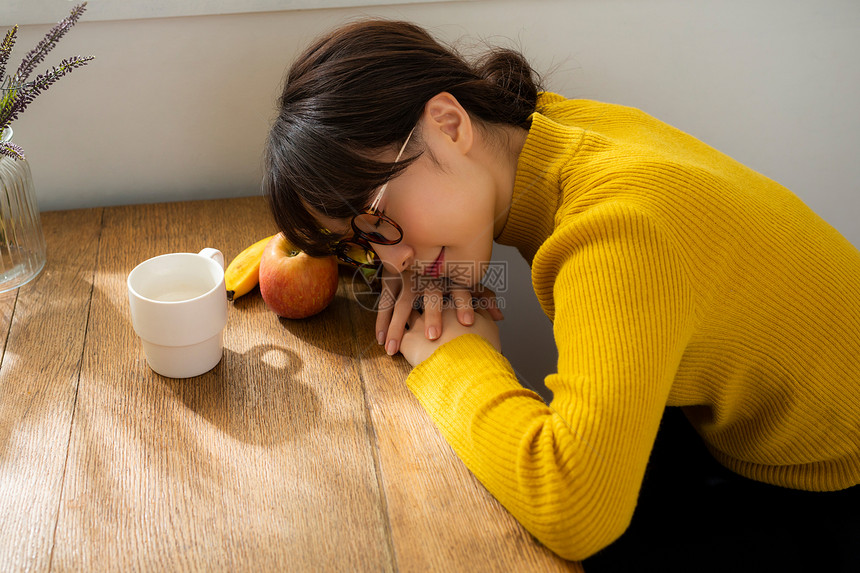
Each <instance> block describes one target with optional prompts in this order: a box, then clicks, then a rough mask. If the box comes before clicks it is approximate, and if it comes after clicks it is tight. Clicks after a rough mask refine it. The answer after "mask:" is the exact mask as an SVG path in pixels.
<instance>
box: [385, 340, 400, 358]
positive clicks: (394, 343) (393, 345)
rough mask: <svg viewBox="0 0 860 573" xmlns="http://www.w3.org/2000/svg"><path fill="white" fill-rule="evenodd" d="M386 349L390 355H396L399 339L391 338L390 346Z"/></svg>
mask: <svg viewBox="0 0 860 573" xmlns="http://www.w3.org/2000/svg"><path fill="white" fill-rule="evenodd" d="M385 351H386V352H387V353H388V355H389V356H394V355H395V354H397V341H396V340H389V341H388V346H386V347H385Z"/></svg>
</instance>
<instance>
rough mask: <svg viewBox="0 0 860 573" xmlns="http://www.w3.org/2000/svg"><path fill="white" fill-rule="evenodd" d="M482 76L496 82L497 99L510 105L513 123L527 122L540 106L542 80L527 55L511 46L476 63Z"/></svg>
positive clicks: (476, 67) (507, 105) (490, 52)
mask: <svg viewBox="0 0 860 573" xmlns="http://www.w3.org/2000/svg"><path fill="white" fill-rule="evenodd" d="M475 73H476V75H477V76H478V77H480V78H482V79H483V80H485V81H487V82H489V83H490V84H492V86H493V87H494V88H495V90H496V98H494V99H496V101H499V102H504V105H505V106H506V107H508V108H509V109H508V114H507V115H508V116H509V117H510V118H511V120H513V121H510V123H514V124H519V125H526V124H528V118H529V116H531V114H532V113H533V112H534V110H535V107H536V105H537V97H538V92H539V91H540V88H539V80H538V78H537V73H536V72H535V71H534V69H532V67H531V66H530V65H529V63H528V61H527V60H526V59H525V57H524V56H523V55H522V54H521V53H519V52H517V51H516V50H511V49H508V48H496V49H493V50H491V51H489V52H487V53H486V54H485V55H484V56H483V57H482V58H481V59H480V60H478V61H477V62H476V63H475Z"/></svg>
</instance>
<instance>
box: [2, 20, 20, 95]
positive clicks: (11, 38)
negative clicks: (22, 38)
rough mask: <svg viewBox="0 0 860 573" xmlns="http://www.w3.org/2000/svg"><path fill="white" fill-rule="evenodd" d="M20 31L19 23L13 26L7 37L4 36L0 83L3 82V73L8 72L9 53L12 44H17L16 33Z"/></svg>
mask: <svg viewBox="0 0 860 573" xmlns="http://www.w3.org/2000/svg"><path fill="white" fill-rule="evenodd" d="M17 33H18V25H17V24H15V25H14V26H12V27H11V28H10V29H9V31H8V32H6V37H5V38H3V43H2V44H0V85H2V83H3V74H4V73H6V63H7V62H8V61H9V55H10V54H11V53H12V46H14V45H15V34H17Z"/></svg>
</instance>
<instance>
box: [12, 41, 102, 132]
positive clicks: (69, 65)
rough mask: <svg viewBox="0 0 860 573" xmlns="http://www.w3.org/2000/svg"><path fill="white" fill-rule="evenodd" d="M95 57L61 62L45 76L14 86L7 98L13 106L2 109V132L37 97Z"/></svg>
mask: <svg viewBox="0 0 860 573" xmlns="http://www.w3.org/2000/svg"><path fill="white" fill-rule="evenodd" d="M93 59H94V56H74V57H72V58H69V59H67V60H63V61H62V62H60V64H59V65H58V66H54V67H52V68H51V69H50V70H48V71H47V72H45V73H44V74H39V75H38V76H36V79H34V80H33V81H30V82H27V83H25V84H22V85H14V86H11V87H10V88H9V91H7V96H6V97H11V98H12V102H11V105H4V106H3V107H2V109H0V130H2V129H3V128H5V127H6V126H7V125H9V124H10V123H12V122H13V121H15V119H17V118H18V116H19V115H21V113H23V112H24V110H25V109H26V108H27V106H28V105H30V103H31V102H32V101H33V100H34V99H36V96H38V95H39V94H41V93H42V92H43V91H45V90H47V89H48V88H49V87H51V85H53V84H54V83H55V82H56V81H57V80H59V79H60V78H61V77H63V76H65V75H66V74H68V73H71V71H72V70H74V69H75V68H80V67H82V66H85V65H87V64H88V63H89V62H90V61H91V60H93Z"/></svg>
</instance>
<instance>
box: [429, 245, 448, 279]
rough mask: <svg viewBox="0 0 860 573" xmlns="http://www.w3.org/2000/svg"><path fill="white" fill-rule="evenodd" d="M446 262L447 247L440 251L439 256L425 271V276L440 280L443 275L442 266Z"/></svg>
mask: <svg viewBox="0 0 860 573" xmlns="http://www.w3.org/2000/svg"><path fill="white" fill-rule="evenodd" d="M444 262H445V247H442V250H441V251H439V256H437V257H436V260H435V261H433V262H432V263H431V264H430V266H428V267H427V268H426V269H424V274H425V275H427V276H430V277H433V278H438V277H439V276H440V275H441V274H442V264H443V263H444Z"/></svg>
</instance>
